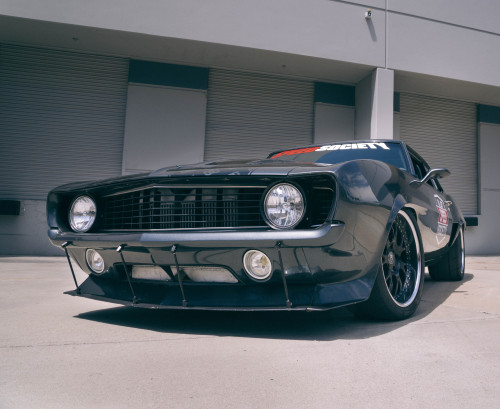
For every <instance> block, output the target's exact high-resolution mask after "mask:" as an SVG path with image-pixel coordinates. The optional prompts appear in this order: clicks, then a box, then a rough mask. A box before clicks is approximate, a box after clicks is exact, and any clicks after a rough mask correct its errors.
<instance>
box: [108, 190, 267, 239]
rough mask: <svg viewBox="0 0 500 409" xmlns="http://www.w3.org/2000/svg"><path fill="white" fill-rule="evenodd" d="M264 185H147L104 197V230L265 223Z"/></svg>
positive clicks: (254, 224) (251, 225) (191, 227)
mask: <svg viewBox="0 0 500 409" xmlns="http://www.w3.org/2000/svg"><path fill="white" fill-rule="evenodd" d="M264 190H265V189H264V188H253V187H252V188H242V187H237V188H230V187H216V188H212V187H189V188H179V187H168V188H163V187H161V188H148V189H144V190H139V191H134V192H129V193H122V194H118V195H114V196H109V197H106V198H104V199H103V208H104V217H103V224H102V228H103V229H104V230H168V229H200V228H218V227H259V226H266V223H265V221H264V220H263V218H262V216H261V214H260V200H261V197H262V194H263V192H264Z"/></svg>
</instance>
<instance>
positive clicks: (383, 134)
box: [355, 68, 394, 139]
mask: <svg viewBox="0 0 500 409" xmlns="http://www.w3.org/2000/svg"><path fill="white" fill-rule="evenodd" d="M393 110H394V71H393V70H387V69H384V68H377V69H376V70H374V71H373V72H372V73H371V74H370V75H369V76H368V77H366V78H365V79H363V80H362V81H360V82H359V84H358V85H357V86H356V132H355V135H356V139H393V138H394V117H393V114H394V111H393Z"/></svg>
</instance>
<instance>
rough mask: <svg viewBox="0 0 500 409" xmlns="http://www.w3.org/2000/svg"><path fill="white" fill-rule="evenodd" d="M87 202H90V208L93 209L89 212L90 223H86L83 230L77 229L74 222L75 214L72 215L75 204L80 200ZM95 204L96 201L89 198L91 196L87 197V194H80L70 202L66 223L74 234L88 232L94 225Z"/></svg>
mask: <svg viewBox="0 0 500 409" xmlns="http://www.w3.org/2000/svg"><path fill="white" fill-rule="evenodd" d="M85 199H87V200H89V201H90V202H91V204H92V205H91V206H90V207H91V208H92V207H93V210H92V211H91V212H90V219H91V220H90V221H87V222H86V224H85V226H84V227H83V228H80V227H78V223H77V222H76V221H75V220H74V219H75V214H74V210H75V205H76V204H77V202H79V201H80V200H85ZM97 210H98V209H97V202H96V200H95V199H94V198H93V197H92V196H91V195H88V194H82V195H78V196H76V197H75V198H74V199H73V200H72V201H71V205H70V206H69V210H68V222H69V227H70V228H71V230H72V231H73V232H75V233H86V232H88V231H89V230H90V229H92V227H93V226H94V225H95V223H96V220H97Z"/></svg>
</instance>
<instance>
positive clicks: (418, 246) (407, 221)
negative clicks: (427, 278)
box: [359, 210, 424, 320]
mask: <svg viewBox="0 0 500 409" xmlns="http://www.w3.org/2000/svg"><path fill="white" fill-rule="evenodd" d="M380 263H381V268H380V271H379V273H378V275H377V278H376V280H375V284H374V286H373V290H372V293H371V295H370V298H369V299H368V301H366V302H365V303H363V304H361V305H360V306H359V307H360V308H361V311H362V312H363V313H364V314H368V315H370V316H372V317H375V318H379V319H383V320H401V319H405V318H407V317H409V316H411V315H412V314H413V313H414V312H415V310H416V309H417V307H418V304H419V303H420V299H421V298H422V289H423V283H424V280H423V269H424V260H423V251H422V241H421V239H420V234H419V232H418V229H417V223H416V221H415V218H414V217H413V215H411V214H410V213H406V212H405V211H404V210H400V211H399V213H398V214H397V216H396V218H395V219H394V222H393V223H392V226H391V228H390V230H389V236H388V238H387V242H386V244H385V247H384V251H383V254H382V258H381V262H380Z"/></svg>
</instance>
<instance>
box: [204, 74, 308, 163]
mask: <svg viewBox="0 0 500 409" xmlns="http://www.w3.org/2000/svg"><path fill="white" fill-rule="evenodd" d="M313 96H314V84H313V83H312V82H308V81H301V80H295V79H289V78H282V77H276V76H268V75H262V74H249V73H240V72H233V71H226V70H211V71H210V80H209V88H208V104H207V127H206V141H205V160H212V159H224V158H262V157H265V156H267V154H268V153H270V152H272V151H273V150H278V149H282V148H285V147H293V146H301V145H307V144H310V143H312V127H313Z"/></svg>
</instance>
